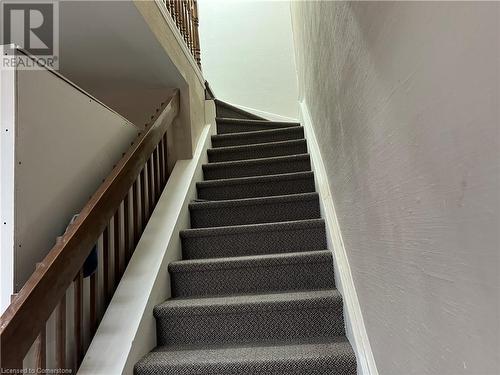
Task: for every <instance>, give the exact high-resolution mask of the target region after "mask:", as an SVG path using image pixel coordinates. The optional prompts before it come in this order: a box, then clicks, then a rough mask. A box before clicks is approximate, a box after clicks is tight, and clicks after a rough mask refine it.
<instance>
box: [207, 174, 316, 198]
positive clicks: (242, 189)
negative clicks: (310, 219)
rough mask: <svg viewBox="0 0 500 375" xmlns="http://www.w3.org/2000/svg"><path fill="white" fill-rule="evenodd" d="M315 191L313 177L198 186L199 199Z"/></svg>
mask: <svg viewBox="0 0 500 375" xmlns="http://www.w3.org/2000/svg"><path fill="white" fill-rule="evenodd" d="M314 190H315V186H314V178H313V177H300V178H297V179H294V180H292V179H290V180H286V181H269V182H268V181H266V182H257V183H247V184H241V185H236V184H232V185H223V186H220V185H218V186H206V185H205V186H203V185H199V186H198V198H199V199H206V200H227V199H242V198H256V197H267V196H276V195H287V194H299V193H311V192H313V191H314Z"/></svg>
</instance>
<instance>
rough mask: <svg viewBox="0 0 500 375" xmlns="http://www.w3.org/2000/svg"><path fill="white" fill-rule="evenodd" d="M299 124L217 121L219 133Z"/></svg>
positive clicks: (280, 127) (252, 130)
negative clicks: (282, 124) (280, 124)
mask: <svg viewBox="0 0 500 375" xmlns="http://www.w3.org/2000/svg"><path fill="white" fill-rule="evenodd" d="M294 126H298V125H286V126H279V125H274V124H272V123H269V124H262V125H260V124H259V125H258V124H234V123H226V122H217V134H231V133H244V132H254V131H259V130H271V129H283V128H290V127H294Z"/></svg>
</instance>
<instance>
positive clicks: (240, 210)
mask: <svg viewBox="0 0 500 375" xmlns="http://www.w3.org/2000/svg"><path fill="white" fill-rule="evenodd" d="M190 213H191V227H192V228H208V227H222V226H228V225H245V224H260V223H273V222H282V221H293V220H306V219H317V218H319V217H320V208H319V199H318V197H317V196H316V197H314V198H313V199H308V200H301V201H291V202H281V201H280V202H276V203H266V204H256V205H252V206H250V205H241V206H238V205H233V206H227V207H214V208H204V209H191V210H190Z"/></svg>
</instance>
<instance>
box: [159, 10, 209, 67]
mask: <svg viewBox="0 0 500 375" xmlns="http://www.w3.org/2000/svg"><path fill="white" fill-rule="evenodd" d="M161 2H162V4H163V5H164V6H165V7H166V8H167V11H168V12H169V13H170V15H171V16H172V19H173V20H174V22H175V24H176V26H177V29H179V32H180V33H181V35H182V37H183V38H184V41H185V43H186V46H187V48H188V49H189V51H190V52H191V54H192V55H193V57H194V59H195V61H196V63H197V64H198V66H199V67H200V68H201V54H200V38H199V34H198V25H199V19H198V2H197V1H196V0H161Z"/></svg>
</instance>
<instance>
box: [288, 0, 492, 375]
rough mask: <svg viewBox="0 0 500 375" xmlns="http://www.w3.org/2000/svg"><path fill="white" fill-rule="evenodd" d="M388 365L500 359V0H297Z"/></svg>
mask: <svg viewBox="0 0 500 375" xmlns="http://www.w3.org/2000/svg"><path fill="white" fill-rule="evenodd" d="M292 16H293V25H294V38H295V46H296V51H297V65H298V74H299V84H300V90H301V97H302V99H303V100H304V101H305V104H306V105H307V108H308V111H309V113H310V114H311V119H312V122H313V126H314V129H315V134H316V138H317V139H318V141H319V143H320V144H319V146H320V149H321V151H322V157H323V160H324V163H325V165H326V168H327V172H328V174H329V184H330V187H331V189H332V196H333V199H334V203H335V208H336V213H337V216H338V220H339V224H340V229H341V231H342V235H343V241H344V244H345V248H346V252H347V255H348V259H349V263H350V266H351V271H352V275H353V278H354V283H355V287H356V290H357V294H358V298H359V301H360V304H361V309H362V313H363V317H364V322H365V325H366V329H367V332H368V337H369V339H370V343H371V347H372V349H373V353H374V357H375V361H376V363H377V368H378V371H379V373H380V374H384V375H401V374H408V375H410V374H415V375H424V374H429V375H431V374H432V375H437V374H439V375H457V374H470V375H493V374H498V369H499V368H500V359H499V353H500V347H499V340H500V322H499V314H500V311H499V296H500V290H499V287H500V280H499V272H500V259H499V249H500V238H499V228H500V215H499V208H500V193H499V192H500V151H499V150H500V142H499V137H500V133H499V124H500V113H499V108H500V105H499V104H500V96H499V86H500V72H499V69H500V68H499V67H500V30H499V22H500V21H499V19H500V5H499V3H477V2H476V3H475V2H469V3H448V2H444V3H441V2H438V3H433V2H373V3H370V2H361V3H357V2H353V3H347V2H293V4H292Z"/></svg>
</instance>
